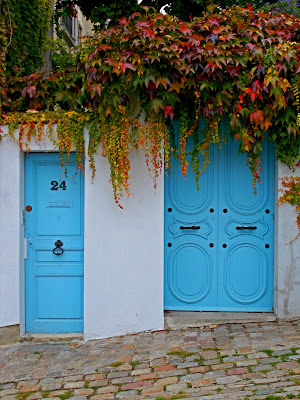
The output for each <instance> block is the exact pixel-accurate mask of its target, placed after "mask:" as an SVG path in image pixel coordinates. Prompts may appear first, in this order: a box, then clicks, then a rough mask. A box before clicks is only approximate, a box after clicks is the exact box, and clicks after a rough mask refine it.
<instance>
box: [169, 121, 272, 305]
mask: <svg viewBox="0 0 300 400" xmlns="http://www.w3.org/2000/svg"><path fill="white" fill-rule="evenodd" d="M201 124H202V125H203V124H204V122H203V121H202V122H201ZM174 127H175V135H176V137H177V141H178V138H179V125H178V123H176V124H175V126H174ZM223 133H224V134H225V133H226V122H225V121H224V122H223ZM192 147H193V138H192V137H190V138H189V139H188V141H187V151H189V150H190V149H192ZM167 174H168V176H167V177H166V179H165V309H167V310H191V311H197V310H203V311H205V310H206V311H218V310H223V311H272V309H273V252H274V245H273V236H274V227H273V221H274V148H273V146H272V145H271V144H270V143H269V142H268V141H265V142H264V144H263V158H262V183H261V184H260V185H257V195H256V196H255V195H254V194H253V187H252V179H251V178H252V176H251V174H250V172H249V168H248V167H247V165H246V155H239V154H238V141H236V140H235V141H233V140H232V139H230V138H228V143H227V144H224V145H223V146H222V148H221V149H220V148H219V146H218V145H212V146H211V150H210V163H209V166H208V167H207V170H205V172H204V174H203V175H202V176H201V178H200V190H199V192H198V191H197V189H196V184H195V178H194V174H193V172H192V170H191V168H189V172H188V174H187V177H186V178H184V177H183V175H182V173H181V170H180V164H179V161H178V160H176V159H173V160H172V169H171V171H169V172H167ZM182 226H184V227H191V226H196V227H197V226H199V227H200V229H193V230H192V229H180V227H182ZM247 226H256V227H257V229H255V230H247V229H243V230H237V229H236V227H247ZM170 244H171V246H170ZM169 246H170V247H169Z"/></svg>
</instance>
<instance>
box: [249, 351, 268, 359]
mask: <svg viewBox="0 0 300 400" xmlns="http://www.w3.org/2000/svg"><path fill="white" fill-rule="evenodd" d="M247 357H248V359H249V360H252V359H253V358H257V359H260V358H267V357H268V356H267V354H266V353H263V352H258V353H250V354H248V355H247Z"/></svg>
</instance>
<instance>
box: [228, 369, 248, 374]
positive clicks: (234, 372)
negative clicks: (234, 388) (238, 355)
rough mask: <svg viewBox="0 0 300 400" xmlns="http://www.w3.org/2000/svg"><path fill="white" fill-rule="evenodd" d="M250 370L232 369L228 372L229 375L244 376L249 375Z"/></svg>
mask: <svg viewBox="0 0 300 400" xmlns="http://www.w3.org/2000/svg"><path fill="white" fill-rule="evenodd" d="M248 372H249V371H248V368H232V369H230V370H228V371H227V373H228V375H242V374H247V373H248Z"/></svg>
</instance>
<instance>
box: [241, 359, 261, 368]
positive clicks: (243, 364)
mask: <svg viewBox="0 0 300 400" xmlns="http://www.w3.org/2000/svg"><path fill="white" fill-rule="evenodd" d="M257 362H258V361H257V360H243V361H237V362H236V366H237V367H247V366H252V365H257Z"/></svg>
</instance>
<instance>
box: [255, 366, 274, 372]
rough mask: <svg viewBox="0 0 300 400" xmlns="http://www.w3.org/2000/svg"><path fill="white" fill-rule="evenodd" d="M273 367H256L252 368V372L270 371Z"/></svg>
mask: <svg viewBox="0 0 300 400" xmlns="http://www.w3.org/2000/svg"><path fill="white" fill-rule="evenodd" d="M272 369H274V367H273V366H272V365H271V364H264V365H257V366H254V367H252V371H254V372H257V371H271V370H272Z"/></svg>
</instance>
